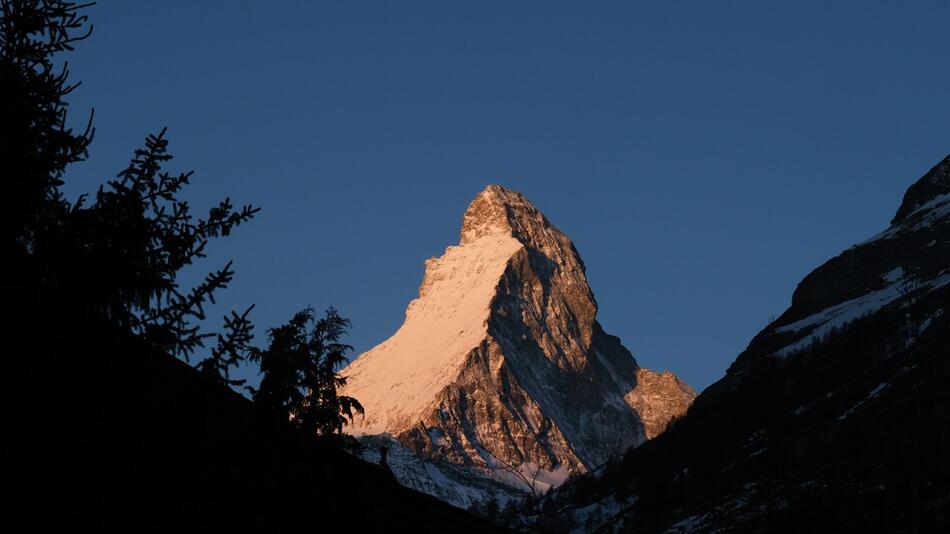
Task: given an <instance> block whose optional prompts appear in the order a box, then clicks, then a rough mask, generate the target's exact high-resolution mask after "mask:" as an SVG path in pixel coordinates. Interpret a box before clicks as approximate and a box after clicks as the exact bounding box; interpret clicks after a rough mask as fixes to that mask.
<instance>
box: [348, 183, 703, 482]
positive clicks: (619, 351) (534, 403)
mask: <svg viewBox="0 0 950 534" xmlns="http://www.w3.org/2000/svg"><path fill="white" fill-rule="evenodd" d="M596 314H597V303H596V301H595V300H594V295H593V293H592V292H591V289H590V286H589V285H588V283H587V277H586V275H585V270H584V263H583V262H582V261H581V258H580V256H579V255H578V253H577V250H576V249H575V248H574V245H573V243H571V240H570V239H568V237H567V236H566V235H564V234H563V233H562V232H561V231H560V230H558V229H557V228H555V227H554V226H553V225H551V223H550V222H549V221H548V220H547V218H546V217H545V216H544V214H542V213H541V212H540V211H538V209H537V208H536V207H534V206H533V205H532V204H531V203H530V202H529V201H528V199H526V198H525V197H524V196H523V195H521V194H520V193H516V192H514V191H511V190H509V189H506V188H504V187H500V186H497V185H491V186H488V187H487V188H486V189H485V190H484V191H482V192H481V193H479V194H478V196H477V197H475V200H473V201H472V203H471V205H470V206H469V207H468V210H467V211H466V212H465V215H464V218H463V222H462V233H461V239H460V242H459V245H458V246H450V247H448V248H447V249H446V251H445V254H444V255H442V257H440V258H433V259H429V260H427V261H426V269H425V276H424V277H423V280H422V285H421V286H420V287H419V297H418V298H416V299H415V300H413V301H412V302H411V303H410V304H409V306H408V308H407V309H406V320H405V322H404V323H403V325H402V327H400V328H399V330H398V331H397V332H396V333H395V334H394V335H393V336H392V337H391V338H389V339H387V340H386V341H384V342H383V343H381V344H379V345H378V346H376V347H374V348H373V349H372V350H370V351H368V352H366V353H364V354H362V355H361V356H359V357H358V358H357V359H356V360H355V361H354V362H353V363H352V364H351V365H350V366H349V367H347V368H346V369H345V370H344V371H343V374H344V375H345V376H346V377H347V379H348V382H347V384H346V387H345V388H344V389H343V391H342V393H343V394H345V395H349V396H353V397H356V398H357V399H358V400H359V401H360V402H361V403H362V404H363V406H364V408H365V409H366V415H365V417H357V418H356V420H355V422H354V423H353V425H352V426H349V427H347V428H348V431H349V432H350V433H352V434H354V435H357V436H368V435H388V436H390V437H392V438H395V439H397V440H399V441H400V442H402V443H403V444H404V445H406V446H407V447H408V448H409V449H411V450H412V451H414V452H415V453H416V454H418V455H420V456H422V457H428V458H433V459H438V460H446V461H449V462H453V463H456V464H462V465H468V466H472V467H476V468H482V469H484V470H491V469H493V468H499V467H500V466H503V465H505V466H518V467H519V468H521V469H525V468H527V469H529V470H530V469H532V468H533V469H534V470H535V472H537V471H538V470H539V469H542V470H543V473H544V474H545V475H546V476H547V477H548V478H549V479H550V482H551V483H557V482H558V480H557V479H559V478H562V477H564V476H566V475H567V474H568V473H571V472H582V471H587V470H589V469H591V468H593V467H596V466H598V465H600V464H602V463H603V462H604V461H605V459H606V458H608V457H609V456H611V455H614V454H616V453H619V452H622V451H623V450H625V449H626V448H627V447H629V446H632V445H638V444H640V443H642V442H643V441H644V440H646V439H649V438H651V437H653V436H655V435H656V434H658V433H659V432H661V431H662V430H663V428H665V426H666V424H667V423H668V422H669V420H670V419H671V418H673V417H678V416H680V415H681V414H682V413H683V412H685V410H686V408H687V407H688V406H689V404H690V402H691V401H692V399H693V398H694V397H695V395H696V394H695V392H694V391H693V390H692V388H690V387H689V386H687V385H686V384H684V383H683V382H682V381H680V380H679V379H678V378H677V377H676V376H675V375H673V374H672V373H669V372H664V373H654V372H652V371H649V370H646V369H641V368H639V366H638V365H637V362H636V360H634V358H633V356H632V355H631V354H630V352H629V351H628V350H627V349H626V348H624V346H623V345H622V344H621V343H620V340H619V339H618V338H616V337H614V336H611V335H608V334H607V333H605V332H604V331H603V329H602V328H601V326H600V325H599V324H598V323H597V320H596Z"/></svg>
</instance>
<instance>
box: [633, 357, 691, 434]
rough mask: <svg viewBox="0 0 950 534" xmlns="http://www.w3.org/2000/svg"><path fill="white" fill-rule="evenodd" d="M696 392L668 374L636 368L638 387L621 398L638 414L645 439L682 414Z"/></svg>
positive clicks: (662, 429)
mask: <svg viewBox="0 0 950 534" xmlns="http://www.w3.org/2000/svg"><path fill="white" fill-rule="evenodd" d="M694 398H696V391H695V390H693V388H691V387H689V385H688V384H686V382H683V381H682V380H680V379H679V377H678V376H676V375H674V374H673V373H671V372H669V371H663V372H662V373H658V372H656V371H651V370H649V369H637V387H635V388H633V389H632V390H630V393H627V395H626V396H625V397H624V399H625V400H626V401H627V404H629V405H630V406H632V407H633V409H634V410H635V411H636V412H637V413H638V414H639V415H640V421H641V422H642V423H643V431H644V432H645V433H646V438H647V439H653V438H655V437H656V436H658V435H660V433H661V432H663V431H664V430H666V427H667V425H669V424H670V422H671V421H672V420H673V419H675V418H678V417H679V416H680V415H682V414H685V413H686V410H687V409H688V408H689V405H690V403H691V402H692V401H693V399H694Z"/></svg>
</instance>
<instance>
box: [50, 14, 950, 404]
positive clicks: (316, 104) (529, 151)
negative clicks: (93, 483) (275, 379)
mask: <svg viewBox="0 0 950 534" xmlns="http://www.w3.org/2000/svg"><path fill="white" fill-rule="evenodd" d="M776 4H777V3H772V2H768V3H766V2H651V3H645V2H619V3H600V2H596V3H595V2H576V3H552V2H497V3H495V2H469V3H463V2H381V3H375V2H373V3H370V2H343V1H339V2H273V3H271V2H211V1H208V2H184V1H167V2H139V1H118V0H105V1H100V2H99V3H98V4H97V5H96V6H95V7H93V8H91V9H90V10H89V14H90V16H91V18H92V22H93V23H94V25H95V31H94V34H93V37H92V38H91V39H90V40H88V41H86V42H83V43H80V44H79V46H78V50H77V51H76V52H75V53H72V54H70V55H69V56H68V58H69V60H70V62H71V67H72V71H73V78H74V79H76V80H82V81H83V85H82V87H81V88H80V89H78V90H77V92H76V93H75V94H74V95H73V96H72V98H71V102H72V103H73V107H72V112H71V113H72V118H73V120H74V121H75V122H76V123H81V122H82V121H83V120H84V118H85V116H86V115H85V114H86V113H87V112H88V109H89V108H91V107H95V110H96V116H95V118H96V120H95V124H96V127H97V134H96V139H95V142H94V144H93V145H92V147H91V157H90V159H89V161H88V162H86V163H83V164H80V165H77V166H75V167H74V168H73V169H72V170H71V172H70V174H69V176H68V180H69V183H68V186H67V191H68V192H70V194H76V193H78V192H79V191H91V190H94V189H95V187H96V186H97V185H98V184H99V183H101V182H102V181H103V180H105V179H106V178H109V177H111V176H113V175H114V174H115V173H116V172H117V171H119V170H120V169H121V168H123V167H124V166H125V165H126V163H127V161H128V158H129V156H130V155H131V153H132V150H133V149H134V148H135V147H136V146H138V145H139V144H141V140H142V138H143V137H144V135H145V134H146V133H148V132H150V131H153V132H154V131H157V130H159V129H160V128H161V127H163V126H168V127H169V135H170V138H171V141H172V144H171V149H172V152H173V153H174V154H175V156H176V159H175V160H174V161H173V162H172V164H171V165H170V167H169V169H171V170H189V169H194V170H195V171H196V174H195V178H194V186H193V187H192V188H190V190H189V191H188V192H187V195H186V196H187V197H188V198H190V199H192V201H193V204H194V205H195V206H196V207H207V206H208V205H210V203H211V202H212V201H213V200H215V199H218V198H220V197H222V196H224V195H230V196H231V197H232V198H233V199H234V200H235V201H236V202H245V201H250V202H253V203H255V204H257V205H260V206H261V207H262V208H263V210H262V212H261V213H260V215H259V217H258V219H257V220H255V221H254V222H252V223H251V224H250V225H249V226H247V227H245V228H241V229H240V230H239V231H238V232H237V233H236V234H235V235H234V236H233V237H231V238H229V240H228V241H227V242H226V243H221V244H218V245H215V246H214V247H213V248H212V249H211V257H210V258H208V260H207V261H204V262H202V265H201V266H200V270H201V271H206V270H210V269H211V268H215V267H219V266H220V265H223V264H224V263H225V262H226V261H227V260H228V259H231V258H233V259H234V260H235V265H236V268H237V278H236V279H235V281H234V284H233V286H232V287H231V288H230V289H229V290H228V291H226V292H225V293H223V294H222V295H221V299H220V302H221V304H222V306H221V307H220V308H217V309H215V310H214V315H216V316H219V315H220V314H221V313H223V311H224V309H225V308H230V307H242V306H244V305H246V304H250V303H256V304H257V308H256V310H255V312H254V318H255V320H256V322H257V323H258V324H259V325H260V328H261V329H260V331H259V335H260V336H261V337H263V328H264V327H268V326H274V325H276V324H279V323H280V322H283V321H285V320H286V319H287V318H289V317H290V316H291V315H292V313H293V312H294V311H295V310H297V309H299V308H300V307H302V306H304V305H306V304H312V305H313V306H314V307H316V308H318V309H322V308H324V307H326V306H327V305H330V304H332V305H335V306H336V307H338V308H339V309H340V310H341V313H342V314H343V315H344V316H346V317H349V318H351V319H352V321H353V329H352V335H351V336H350V338H349V341H350V342H351V343H352V344H353V345H355V346H356V349H357V351H363V350H366V349H368V348H371V347H372V346H373V345H374V344H376V343H378V342H380V341H382V340H384V339H385V338H386V337H388V336H389V335H391V334H392V333H393V332H394V331H395V330H396V329H397V328H398V326H399V325H400V324H401V322H402V319H403V312H404V309H405V306H406V304H407V303H408V302H409V300H411V299H412V298H413V297H414V296H415V294H416V290H417V288H418V284H419V282H420V281H421V278H422V273H423V260H425V259H426V258H428V257H432V256H438V255H440V254H441V253H442V252H443V250H444V248H445V247H446V246H448V245H451V244H455V243H457V239H458V230H459V225H460V222H461V216H462V213H463V211H464V210H465V208H466V206H467V205H468V202H469V201H470V200H471V199H472V198H473V197H474V196H475V194H477V193H478V192H479V191H480V190H481V189H482V188H484V186H485V185H486V184H488V183H499V184H502V185H505V186H507V187H510V188H513V189H515V190H518V191H521V192H522V193H524V194H526V195H527V196H528V198H530V199H531V200H532V201H533V202H534V203H535V204H536V205H538V207H539V208H541V209H542V211H544V212H545V213H546V214H547V215H548V217H549V218H550V219H551V221H552V222H553V223H554V224H555V225H557V226H558V227H559V228H560V229H561V230H563V231H565V232H566V233H567V234H568V235H569V236H570V237H571V238H572V239H573V240H574V242H575V244H576V246H577V248H578V250H579V251H580V253H581V255H582V257H583V258H584V261H585V262H586V264H587V268H588V275H589V278H590V282H591V285H592V287H593V290H594V293H595V295H596V296H597V299H598V301H599V303H600V314H599V318H600V321H601V322H602V324H603V325H604V327H605V329H606V330H607V331H608V332H610V333H613V334H615V335H618V336H620V337H621V338H622V340H623V342H624V343H625V344H626V345H627V347H628V348H630V349H631V350H632V351H633V352H634V354H635V355H636V356H637V358H638V360H639V362H640V363H641V365H643V366H646V367H650V368H654V369H671V370H673V371H675V372H677V373H678V374H679V375H680V376H682V377H684V378H685V379H686V380H687V381H688V382H689V383H690V384H692V385H693V386H695V387H696V388H697V389H701V388H703V387H705V386H707V385H708V384H710V383H711V382H713V381H715V380H716V379H718V378H719V377H720V376H722V374H723V372H724V370H725V369H726V367H727V366H728V365H729V364H730V363H731V362H732V360H733V359H734V358H735V356H736V355H737V354H738V353H739V352H740V351H741V350H742V349H743V348H744V347H745V346H746V344H747V343H748V341H749V339H750V338H751V337H752V336H753V335H754V334H755V333H756V332H757V331H758V330H759V329H761V328H762V327H763V326H765V324H766V323H767V322H768V320H769V317H770V316H772V315H778V314H780V313H781V312H782V310H784V309H785V307H786V306H787V305H788V303H789V299H790V296H791V293H792V291H793V289H794V288H795V284H796V283H797V282H798V281H799V280H800V279H801V278H802V277H803V276H804V275H805V274H807V273H808V272H809V271H810V270H811V269H813V268H814V267H816V266H818V265H819V264H820V263H822V262H823V261H825V260H826V259H828V258H830V257H832V256H834V255H835V254H837V253H838V252H840V251H841V250H843V249H845V248H847V247H849V246H851V245H852V244H854V243H857V242H860V241H862V240H864V239H865V238H867V237H869V236H871V235H873V234H875V233H877V232H879V231H880V230H882V229H883V228H884V227H886V226H887V222H888V220H889V219H890V217H891V216H892V215H893V212H894V211H895V210H896V209H897V206H898V204H899V202H900V199H901V195H902V194H903V191H904V189H905V188H906V187H907V186H908V185H910V184H911V183H912V182H913V181H914V180H915V179H916V178H918V177H919V176H920V175H921V174H923V173H924V172H925V171H926V170H927V169H929V168H930V166H932V165H933V164H934V163H936V162H937V161H938V160H939V159H940V158H942V157H943V156H945V155H946V154H947V152H948V151H950V128H948V127H947V125H948V124H950V106H948V96H950V69H948V68H947V58H948V57H950V54H948V52H950V41H948V40H947V38H946V22H947V21H948V20H950V3H948V2H946V1H940V2H913V3H908V2H868V1H862V2H833V3H832V2H794V3H784V5H782V6H778V5H776ZM198 274H201V273H199V271H198V270H195V271H192V272H190V273H189V279H193V277H194V276H196V275H198ZM261 341H263V340H261ZM244 374H248V373H244Z"/></svg>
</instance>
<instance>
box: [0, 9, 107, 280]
mask: <svg viewBox="0 0 950 534" xmlns="http://www.w3.org/2000/svg"><path fill="white" fill-rule="evenodd" d="M82 7H84V6H80V5H76V4H75V3H73V2H63V1H56V0H47V1H39V0H34V1H23V0H0V179H2V187H3V194H2V195H0V239H2V245H0V246H2V250H3V257H4V261H5V262H8V265H7V267H8V268H12V269H13V273H12V274H13V276H12V277H11V279H9V280H5V281H4V285H5V286H7V287H10V285H12V286H13V288H20V289H22V288H23V287H25V284H24V281H25V280H24V279H26V278H34V277H37V276H40V275H41V273H42V270H41V269H39V267H40V266H39V265H37V263H36V262H35V261H32V258H31V256H32V255H34V254H36V253H37V252H38V250H41V249H42V248H44V243H45V241H46V238H47V236H48V235H49V233H50V231H55V229H56V227H57V226H58V222H59V220H60V219H61V217H62V214H63V212H64V211H65V210H66V202H65V201H64V200H63V198H62V196H61V194H60V192H59V186H60V185H62V184H63V181H62V177H63V172H64V171H65V169H66V166H67V165H69V164H70V163H74V162H77V161H81V160H83V159H85V157H86V155H87V151H86V149H87V147H88V146H89V143H90V142H91V141H92V135H93V130H92V117H91V115H90V118H89V122H88V123H87V126H86V128H85V131H83V132H82V133H76V132H74V131H73V130H72V129H70V128H69V127H68V126H67V125H66V107H67V105H66V102H65V101H64V100H63V98H64V97H65V96H66V95H68V94H69V93H70V92H72V91H73V90H74V89H75V88H76V87H77V86H78V85H79V84H78V83H77V84H71V83H70V82H69V81H68V80H67V78H68V76H69V68H68V64H67V63H60V64H59V66H57V65H56V64H55V63H56V61H55V60H56V59H57V57H58V54H59V53H60V52H63V51H67V50H72V44H73V43H75V42H76V41H80V40H82V39H85V38H86V37H88V36H89V34H90V33H91V31H92V28H91V27H90V28H89V29H88V30H83V26H84V24H85V22H86V17H85V16H84V15H80V14H79V11H80V9H81V8H82ZM30 281H31V282H35V280H30ZM11 282H12V284H11Z"/></svg>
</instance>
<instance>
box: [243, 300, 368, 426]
mask: <svg viewBox="0 0 950 534" xmlns="http://www.w3.org/2000/svg"><path fill="white" fill-rule="evenodd" d="M349 326H350V321H349V320H347V319H344V318H342V317H340V315H339V314H338V313H337V311H336V310H335V309H333V308H330V309H328V310H327V311H326V314H325V315H324V317H323V318H321V319H320V320H315V318H314V312H313V309H312V308H305V309H303V310H301V311H299V312H297V313H296V314H295V315H294V317H293V318H292V319H291V320H290V321H289V322H288V323H287V324H285V325H282V326H279V327H276V328H271V329H270V330H269V331H268V338H269V345H268V347H267V349H264V350H261V349H258V348H252V349H250V353H249V357H250V359H251V360H252V361H255V362H258V363H259V364H260V368H261V375H262V378H261V383H260V387H259V388H258V389H256V390H255V389H253V388H251V391H252V393H253V395H254V401H255V402H257V403H259V404H260V405H261V406H263V407H265V408H267V409H270V410H273V411H274V412H276V413H278V414H280V416H281V417H282V418H286V419H290V420H292V421H293V423H294V424H295V425H296V426H297V427H298V428H300V429H301V430H302V431H304V432H305V433H307V434H310V435H317V436H325V437H329V436H339V435H341V434H342V431H343V426H344V425H346V424H347V422H350V421H352V420H353V417H354V415H355V414H362V413H363V407H362V405H360V403H359V402H358V401H357V400H356V399H354V398H352V397H347V396H343V395H338V394H337V388H338V387H340V386H342V385H344V384H345V383H346V378H344V377H342V376H340V375H339V374H337V370H338V369H339V368H340V367H342V366H343V364H344V363H345V362H346V352H348V351H350V350H352V347H350V346H349V345H345V344H343V343H340V338H341V337H342V336H343V335H344V334H346V331H347V329H348V328H349Z"/></svg>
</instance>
